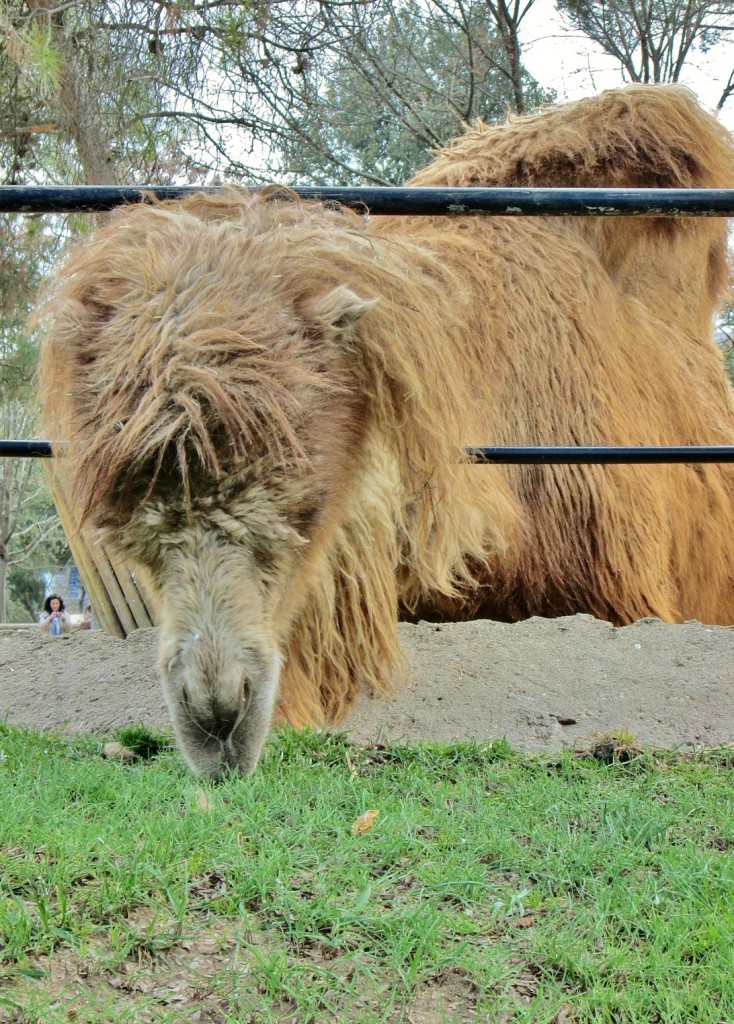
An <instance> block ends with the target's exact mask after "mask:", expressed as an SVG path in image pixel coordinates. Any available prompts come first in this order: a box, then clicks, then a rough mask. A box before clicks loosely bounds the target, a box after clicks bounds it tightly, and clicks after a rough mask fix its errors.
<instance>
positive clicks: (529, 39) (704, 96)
mask: <svg viewBox="0 0 734 1024" xmlns="http://www.w3.org/2000/svg"><path fill="white" fill-rule="evenodd" d="M521 42H522V44H523V63H524V64H525V67H526V68H527V69H528V71H529V72H530V74H531V75H533V77H534V78H536V79H537V81H539V82H540V83H541V84H542V85H545V86H547V87H550V88H554V89H555V90H556V91H557V93H558V99H559V101H562V100H573V99H579V98H580V97H581V96H589V95H592V94H593V93H597V92H601V90H602V89H609V88H613V87H614V86H618V85H621V84H622V81H623V80H622V74H621V71H620V70H619V65H618V64H617V63H616V62H615V61H614V60H613V59H612V58H611V57H607V56H606V55H605V54H604V53H602V52H601V51H600V50H596V51H595V48H594V44H593V43H592V42H591V41H590V40H589V39H588V38H587V37H586V36H581V35H577V36H574V35H573V34H572V33H571V32H570V31H569V30H566V29H564V27H563V22H562V21H561V19H560V17H559V15H558V13H557V11H556V8H555V4H554V2H553V0H536V3H535V5H534V6H533V8H532V9H531V10H530V12H529V14H528V15H527V16H526V19H525V21H524V22H523V31H522V34H521ZM732 66H734V46H732V43H731V39H730V40H729V42H728V43H722V44H720V45H719V46H717V47H716V48H715V49H713V50H711V51H710V52H709V53H708V54H700V53H697V54H694V55H693V57H692V59H691V60H690V61H689V62H687V64H686V68H685V73H684V76H683V78H682V79H681V83H682V84H683V85H687V86H689V88H691V89H693V91H694V92H695V93H696V95H697V96H698V98H699V100H700V101H701V103H703V105H704V106H706V107H709V108H711V109H713V108H714V107H715V106H716V104H717V102H718V100H719V97H720V96H721V93H722V91H723V88H724V86H725V85H726V82H727V81H728V78H729V75H730V73H731V70H732ZM719 116H720V118H721V120H722V122H723V123H724V124H725V125H726V126H727V127H728V128H729V129H730V130H731V131H734V96H731V97H730V98H729V100H728V101H727V103H726V104H725V105H724V108H723V110H722V111H721V114H720V115H719Z"/></svg>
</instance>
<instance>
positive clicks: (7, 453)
mask: <svg viewBox="0 0 734 1024" xmlns="http://www.w3.org/2000/svg"><path fill="white" fill-rule="evenodd" d="M52 457H53V452H52V451H51V444H50V442H49V441H0V458H6V459H50V458H52Z"/></svg>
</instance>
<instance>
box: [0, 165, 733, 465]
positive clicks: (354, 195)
mask: <svg viewBox="0 0 734 1024" xmlns="http://www.w3.org/2000/svg"><path fill="white" fill-rule="evenodd" d="M219 190H220V189H218V188H210V189H207V191H213V192H216V191H219ZM199 191H201V187H200V186H192V185H83V186H72V185H67V186H48V187H43V186H42V187H38V186H37V187H25V186H17V185H4V186H0V213H33V214H37V213H81V212H85V213H94V212H100V211H103V210H111V209H113V208H114V207H116V206H121V205H122V204H124V203H136V202H141V201H142V200H143V199H145V198H146V196H155V197H156V198H158V199H180V198H182V197H183V196H186V195H190V194H191V193H193V192H199ZM253 191H255V189H253ZM289 191H290V192H294V193H296V194H297V195H298V196H300V197H301V198H304V199H314V200H319V201H320V202H330V203H338V204H340V205H342V206H347V207H350V208H352V209H355V210H357V211H360V212H364V213H371V214H379V215H382V216H384V215H410V216H436V215H443V216H446V215H448V216H452V215H454V216H456V215H467V214H472V215H480V216H481V215H487V216H495V217H609V216H611V217H628V216H644V217H729V216H734V189H626V188H385V187H383V188H350V187H321V186H294V187H290V186H289ZM277 196H278V193H277V192H276V193H273V195H272V198H277ZM466 451H467V454H468V455H469V457H470V460H471V461H472V462H474V463H477V464H486V463H503V464H522V465H528V464H530V465H533V464H535V465H574V464H587V465H588V464H595V465H609V464H619V463H698V462H734V445H697V446H683V447H681V446H677V447H667V446H666V447H662V446H661V447H599V446H594V447H586V446H573V447H565V446H556V447H542V448H540V447H514V446H513V447H499V446H479V447H472V448H467V449H466ZM53 454H54V453H53V450H52V445H51V443H50V442H49V441H0V458H2V457H6V458H38V459H48V458H52V457H53Z"/></svg>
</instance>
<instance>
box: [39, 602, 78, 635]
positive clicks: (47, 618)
mask: <svg viewBox="0 0 734 1024" xmlns="http://www.w3.org/2000/svg"><path fill="white" fill-rule="evenodd" d="M38 625H39V626H40V627H41V630H42V631H43V632H44V633H49V634H50V635H51V636H61V634H62V633H68V632H69V631H70V630H71V619H70V618H69V616H68V615H67V614H66V612H65V611H64V601H63V598H61V597H59V595H58V594H49V595H48V597H47V598H46V600H45V601H44V602H43V615H42V616H41V618H40V621H39V623H38Z"/></svg>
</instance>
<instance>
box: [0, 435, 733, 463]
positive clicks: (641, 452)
mask: <svg viewBox="0 0 734 1024" xmlns="http://www.w3.org/2000/svg"><path fill="white" fill-rule="evenodd" d="M466 452H467V454H468V455H469V457H470V459H471V461H472V462H476V463H479V464H482V463H490V462H491V463H503V464H506V465H510V464H515V465H528V464H540V465H569V464H579V463H582V464H587V465H601V464H614V463H617V464H618V463H646V462H734V445H689V446H685V447H681V446H679V447H655V448H650V447H648V448H645V447H642V448H640V447H614V448H605V447H598V446H594V447H579V446H572V447H562V446H560V447H559V446H556V447H550V448H545V447H542V448H541V447H491V446H480V447H474V448H467V449H466ZM52 456H53V451H52V449H51V443H50V442H49V441H0V458H1V457H6V458H26V459H50V458H51V457H52Z"/></svg>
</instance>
